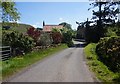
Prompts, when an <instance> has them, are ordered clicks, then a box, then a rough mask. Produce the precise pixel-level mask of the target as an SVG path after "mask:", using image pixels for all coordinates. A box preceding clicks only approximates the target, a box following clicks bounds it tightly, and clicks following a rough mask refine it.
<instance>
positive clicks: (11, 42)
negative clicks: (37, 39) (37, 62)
mask: <svg viewBox="0 0 120 84" xmlns="http://www.w3.org/2000/svg"><path fill="white" fill-rule="evenodd" d="M2 43H3V45H5V46H10V47H11V48H12V49H13V50H14V49H15V52H16V53H21V51H23V52H29V51H31V50H32V47H33V46H34V42H33V39H32V38H31V37H29V36H25V35H23V34H22V33H18V32H10V33H7V32H3V35H2Z"/></svg>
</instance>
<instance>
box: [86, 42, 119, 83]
mask: <svg viewBox="0 0 120 84" xmlns="http://www.w3.org/2000/svg"><path fill="white" fill-rule="evenodd" d="M95 48H96V44H94V43H91V44H89V45H87V46H86V47H85V49H84V52H85V55H86V58H87V64H88V66H89V68H90V70H91V71H92V72H94V73H95V75H96V77H97V78H98V79H100V80H101V81H102V82H120V78H119V73H114V72H112V71H110V70H109V69H108V67H107V66H105V65H104V64H103V63H102V62H101V61H99V60H98V56H97V55H96V53H95Z"/></svg>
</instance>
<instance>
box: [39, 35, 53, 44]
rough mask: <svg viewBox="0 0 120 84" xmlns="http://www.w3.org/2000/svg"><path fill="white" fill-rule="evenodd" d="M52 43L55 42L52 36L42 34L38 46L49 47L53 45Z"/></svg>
mask: <svg viewBox="0 0 120 84" xmlns="http://www.w3.org/2000/svg"><path fill="white" fill-rule="evenodd" d="M52 42H53V40H52V38H51V36H50V34H48V33H42V34H41V35H40V38H39V39H38V41H37V45H40V46H48V45H51V44H52Z"/></svg>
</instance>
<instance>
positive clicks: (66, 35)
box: [63, 31, 72, 43]
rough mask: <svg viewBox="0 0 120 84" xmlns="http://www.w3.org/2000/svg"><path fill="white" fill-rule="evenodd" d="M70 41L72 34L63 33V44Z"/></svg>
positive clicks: (68, 32)
mask: <svg viewBox="0 0 120 84" xmlns="http://www.w3.org/2000/svg"><path fill="white" fill-rule="evenodd" d="M71 41H72V33H71V32H70V31H67V32H64V33H63V43H69V42H71Z"/></svg>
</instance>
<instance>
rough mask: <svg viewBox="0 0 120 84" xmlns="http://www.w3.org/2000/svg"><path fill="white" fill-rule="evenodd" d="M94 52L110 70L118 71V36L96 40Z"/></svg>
mask: <svg viewBox="0 0 120 84" xmlns="http://www.w3.org/2000/svg"><path fill="white" fill-rule="evenodd" d="M96 52H97V54H98V56H99V58H100V60H101V61H102V62H104V63H105V64H106V65H107V66H108V67H109V68H110V69H111V70H113V71H120V37H110V38H102V39H101V40H100V41H99V42H98V45H97V47H96Z"/></svg>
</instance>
